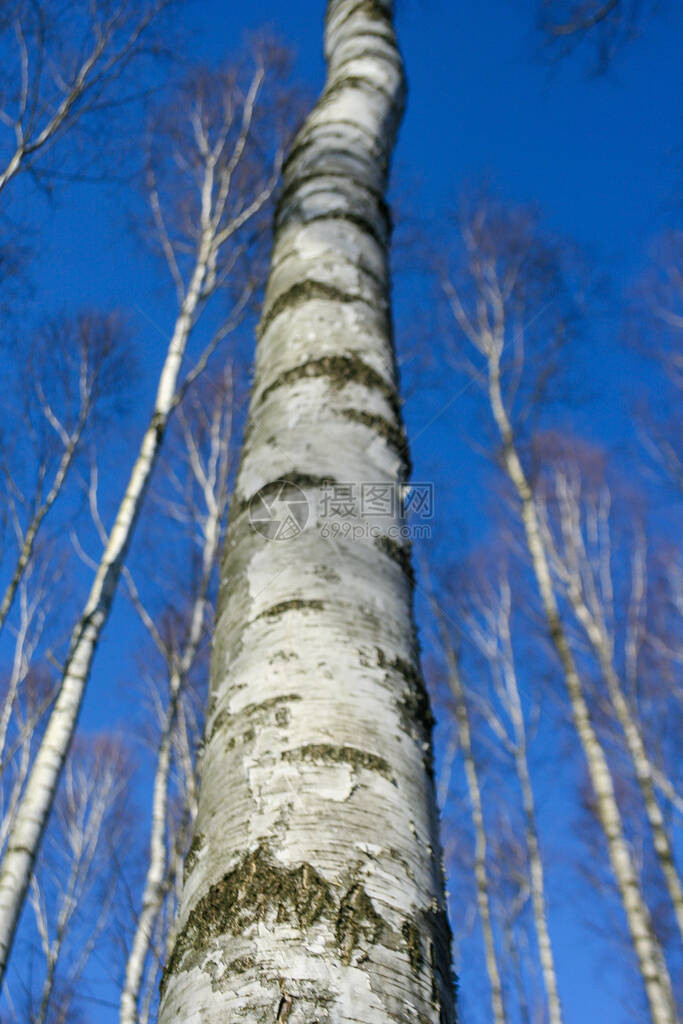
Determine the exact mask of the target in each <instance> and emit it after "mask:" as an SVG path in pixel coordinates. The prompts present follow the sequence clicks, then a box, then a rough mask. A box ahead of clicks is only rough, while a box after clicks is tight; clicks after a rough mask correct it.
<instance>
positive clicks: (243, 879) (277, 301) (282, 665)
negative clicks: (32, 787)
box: [159, 0, 454, 1024]
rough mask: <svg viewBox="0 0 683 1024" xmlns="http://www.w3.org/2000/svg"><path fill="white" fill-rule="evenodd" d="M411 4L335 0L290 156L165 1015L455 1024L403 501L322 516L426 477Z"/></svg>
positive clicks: (229, 535) (228, 548)
mask: <svg viewBox="0 0 683 1024" xmlns="http://www.w3.org/2000/svg"><path fill="white" fill-rule="evenodd" d="M392 8H393V5H392V4H391V2H389V0H373V2H372V3H365V2H363V3H358V2H357V0H330V2H329V3H328V6H327V16H326V24H325V54H326V59H327V68H328V72H327V80H326V85H325V88H324V91H323V94H322V96H321V98H320V99H319V101H318V102H317V103H316V105H315V106H314V108H313V110H312V111H311V113H310V114H309V116H308V117H307V119H306V121H305V122H304V124H303V126H302V127H301V129H300V131H299V133H298V134H297V136H296V138H295V140H294V142H293V144H292V146H291V148H290V150H289V154H288V157H287V160H286V162H285V167H284V182H283V192H282V195H281V198H280V202H279V206H278V210H277V214H276V225H275V240H274V248H273V253H272V256H271V262H270V268H271V270H270V277H269V281H268V287H267V289H266V296H265V302H264V307H263V312H262V315H261V321H260V326H259V341H258V349H257V355H256V367H255V373H254V387H253V390H252V396H251V405H250V413H249V420H248V423H247V427H246V434H245V439H244V442H243V449H242V456H241V462H240V468H239V471H238V476H237V480H236V484H235V491H234V495H233V498H232V501H231V506H230V521H229V524H228V529H227V532H226V544H225V556H224V558H223V562H222V566H221V588H220V594H219V601H218V611H217V617H216V627H215V630H214V646H213V659H212V679H211V687H210V698H209V705H208V713H207V739H206V745H205V748H204V753H203V757H202V782H201V790H200V797H199V807H198V812H197V819H196V822H195V827H194V833H193V840H192V846H191V857H190V862H189V863H188V864H187V865H186V866H187V873H186V879H185V883H184V886H183V893H182V897H181V901H180V910H179V915H178V920H177V922H176V926H175V930H174V937H173V948H172V952H171V955H170V956H169V958H168V960H167V962H166V967H165V971H164V976H163V979H162V996H161V1009H160V1014H159V1019H160V1020H161V1021H163V1022H168V1021H171V1020H178V1019H179V1018H181V1019H190V1018H192V1017H193V1016H194V1017H202V1019H204V1020H205V1021H206V1022H207V1024H209V1022H218V1021H224V1020H226V1018H227V1019H230V1018H234V1017H236V1016H239V1015H241V1016H244V1017H247V1018H253V1019H257V1018H263V1019H270V1020H278V1021H280V1022H283V1021H286V1020H287V1019H288V1018H290V1019H291V1021H292V1022H293V1021H294V1020H301V1021H303V1020H306V1021H313V1020H316V1019H322V1018H323V1017H328V1018H331V1019H334V1020H336V1021H338V1022H339V1024H341V1022H350V1021H352V1020H358V1019H359V1018H361V1019H362V1020H364V1021H366V1022H367V1024H374V1022H377V1024H379V1022H380V1021H381V1022H385V1021H386V1020H387V1019H392V1020H395V1021H397V1022H398V1021H401V1022H406V1024H407V1022H408V1021H414V1020H415V1019H416V1018H417V1019H424V1020H425V1021H430V1022H436V1021H441V1022H442V1024H451V1022H452V1021H453V1019H454V1010H453V992H452V985H451V979H450V969H449V959H450V958H449V948H448V947H449V936H448V928H447V922H446V917H445V910H444V905H443V889H442V877H441V868H440V853H439V842H438V827H437V818H436V808H435V799H434V791H433V782H432V779H431V778H430V769H431V761H430V754H431V741H430V724H429V716H428V698H427V695H426V692H425V689H424V683H423V680H422V677H421V674H420V672H419V669H418V662H417V650H416V645H415V635H414V625H413V619H412V608H411V587H410V569H409V558H408V554H407V552H406V551H405V550H404V548H402V547H401V545H400V544H399V543H398V542H397V541H395V540H394V539H393V537H392V536H391V534H390V532H389V531H390V529H391V530H393V529H395V528H396V525H397V519H396V517H397V515H398V513H397V512H396V510H395V509H394V511H393V513H391V512H389V513H388V514H387V515H386V516H384V517H381V518H380V520H379V521H377V520H375V521H374V523H373V531H372V532H371V531H370V523H369V522H368V521H367V520H366V525H367V526H368V533H367V535H364V536H363V537H362V538H361V539H360V540H357V541H354V540H353V539H346V540H344V539H341V540H337V539H335V537H334V536H330V535H328V536H326V535H325V532H324V531H323V529H322V528H320V529H319V528H318V515H317V514H316V512H314V511H313V508H314V504H313V503H314V502H315V503H316V505H317V498H318V496H319V494H320V493H321V489H324V488H325V486H327V485H329V486H331V487H333V486H335V485H342V484H344V483H347V485H348V484H354V483H355V486H356V487H357V488H360V484H361V483H362V482H365V483H369V482H371V481H381V482H382V483H383V484H384V485H386V486H388V488H389V490H390V491H391V490H394V491H395V490H396V488H397V487H398V485H399V482H400V480H401V479H402V478H403V477H404V474H405V464H404V455H403V448H404V443H405V441H404V436H403V431H402V426H401V420H400V406H399V403H398V400H397V391H396V388H397V380H396V371H395V360H394V353H393V346H392V339H391V330H390V300H389V267H388V242H389V222H388V219H387V216H386V209H385V205H384V201H383V199H382V196H383V194H384V191H385V189H386V184H387V177H388V171H389V162H390V156H391V152H392V149H393V144H394V140H395V135H396V131H397V128H398V124H399V121H400V116H401V112H402V107H403V96H404V82H403V69H402V63H401V59H400V55H399V52H398V49H397V44H396V38H395V34H394V27H393V18H392V14H393V10H392ZM302 493H303V498H304V500H303V501H302V498H301V495H302ZM252 500H253V504H252ZM304 502H305V503H306V504H307V505H308V507H309V508H310V511H311V514H310V515H309V517H308V519H306V521H305V523H304V524H303V525H302V521H301V520H302V519H303V516H302V517H301V519H297V515H295V512H297V513H298V515H299V516H301V513H302V506H303V505H304ZM309 503H310V504H309ZM290 505H293V506H294V510H292V509H291V508H289V506H290ZM250 507H251V509H252V512H253V517H254V520H255V521H253V522H252V521H250V515H249V510H250ZM271 513H272V514H271ZM280 517H282V519H281V518H280ZM378 523H379V525H378ZM358 525H361V526H362V517H361V524H358ZM281 526H284V527H285V529H284V530H283V531H282V533H280V527H281ZM378 530H379V532H378ZM271 531H272V532H271ZM278 535H280V536H281V538H282V539H281V540H280V541H278V539H277V537H278ZM226 780H229V782H230V793H231V798H230V799H228V800H226V799H225V786H226Z"/></svg>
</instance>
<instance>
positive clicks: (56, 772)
mask: <svg viewBox="0 0 683 1024" xmlns="http://www.w3.org/2000/svg"><path fill="white" fill-rule="evenodd" d="M211 251H212V247H211V236H210V234H209V232H208V231H205V232H204V234H203V235H202V239H201V243H200V247H199V251H198V257H197V262H196V265H195V269H194V272H193V276H192V280H191V283H190V285H189V287H188V290H187V293H186V296H185V299H184V301H183V303H182V307H181V311H180V314H179V316H178V319H177V321H176V325H175V330H174V333H173V336H172V338H171V341H170V343H169V347H168V351H167V354H166V359H165V361H164V365H163V368H162V371H161V375H160V378H159V386H158V390H157V396H156V402H155V405H154V411H153V414H152V417H151V420H150V423H149V426H148V428H147V430H146V431H145V434H144V437H143V439H142V443H141V445H140V450H139V453H138V457H137V460H136V462H135V465H134V466H133V470H132V472H131V476H130V479H129V481H128V486H127V488H126V492H125V494H124V496H123V499H122V501H121V504H120V506H119V509H118V512H117V515H116V519H115V521H114V526H113V528H112V530H111V533H110V535H109V540H108V543H107V545H106V547H105V550H104V553H103V555H102V559H101V561H100V564H99V566H98V570H97V573H96V575H95V579H94V581H93V584H92V587H91V590H90V594H89V596H88V600H87V602H86V604H85V607H84V608H83V612H82V615H81V617H80V619H79V620H78V623H77V624H76V627H75V629H74V631H73V634H72V636H71V643H70V647H69V653H68V656H67V659H66V664H65V667H64V671H63V674H62V680H61V686H60V690H59V694H58V696H57V700H56V702H55V705H54V707H53V709H52V712H51V714H50V719H49V721H48V725H47V728H46V730H45V734H44V736H43V738H42V741H41V744H40V747H39V749H38V752H37V754H36V757H35V761H34V763H33V767H32V770H31V774H30V776H29V778H28V781H27V784H26V789H25V791H24V795H23V797H22V800H21V803H20V805H19V808H18V810H17V815H16V819H15V822H14V826H13V828H12V831H11V833H10V836H9V840H8V844H7V849H6V851H5V855H4V858H3V861H2V868H1V869H0V982H1V981H2V978H3V977H4V973H5V970H6V967H7V961H8V957H9V952H10V949H11V946H12V940H13V937H14V932H15V929H16V926H17V922H18V920H19V915H20V913H21V908H22V906H23V903H24V898H25V895H26V889H27V886H28V883H29V879H30V877H31V872H32V871H33V865H34V862H35V858H36V855H37V852H38V847H39V845H40V840H41V837H42V834H43V830H44V828H45V825H46V823H47V819H48V815H49V813H50V808H51V807H52V802H53V799H54V794H55V791H56V789H57V783H58V781H59V776H60V773H61V770H62V766H63V764H64V761H65V759H66V755H67V753H68V750H69V746H70V743H71V739H72V737H73V734H74V731H75V728H76V722H77V720H78V714H79V711H80V707H81V702H82V699H83V694H84V692H85V686H86V683H87V680H88V676H89V674H90V666H91V664H92V660H93V657H94V654H95V649H96V647H97V643H98V641H99V638H100V635H101V633H102V630H103V628H104V625H105V623H106V621H107V619H108V617H109V613H110V611H111V606H112V602H113V600H114V594H115V593H116V587H117V584H118V580H119V576H120V574H121V570H122V568H123V563H124V560H125V557H126V553H127V551H128V547H129V544H130V541H131V538H132V536H133V530H134V528H135V523H136V520H137V517H138V515H139V513H140V509H141V507H142V502H143V498H144V495H145V491H146V489H147V484H148V483H149V479H150V476H151V473H152V469H153V467H154V464H155V461H156V457H157V455H158V452H159V449H160V446H161V442H162V439H163V436H164V431H165V429H166V424H167V422H168V418H169V416H170V414H171V412H172V410H173V408H174V405H175V402H176V388H177V381H178V375H179V373H180V367H181V364H182V360H183V356H184V354H185V348H186V345H187V339H188V336H189V333H190V330H191V327H192V323H193V320H194V316H195V313H196V310H197V307H198V305H199V303H200V298H201V293H202V288H203V286H204V283H205V279H206V274H207V269H208V260H209V257H210V255H211Z"/></svg>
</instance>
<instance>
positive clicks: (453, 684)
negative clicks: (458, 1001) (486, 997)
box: [446, 640, 506, 1024]
mask: <svg viewBox="0 0 683 1024" xmlns="http://www.w3.org/2000/svg"><path fill="white" fill-rule="evenodd" d="M446 642H447V643H448V641H447V640H446ZM446 652H447V657H448V670H449V671H448V682H449V686H450V690H451V693H452V694H453V697H454V698H455V717H456V720H457V723H458V736H459V739H460V749H461V751H462V756H463V761H464V763H465V776H466V778H467V792H468V795H469V798H470V807H471V811H472V824H473V826H474V839H475V848H474V877H475V880H476V885H477V905H478V907H479V917H480V918H481V927H482V931H483V933H484V948H485V951H486V973H487V974H488V976H489V983H490V985H491V1007H492V1010H493V1020H494V1022H495V1024H505V1020H506V1015H505V1004H504V1002H503V987H502V985H501V980H500V971H499V970H498V957H497V955H496V945H495V941H494V937H493V926H492V923H491V903H490V900H489V880H488V872H487V870H486V829H485V826H484V811H483V808H482V803H481V790H480V789H479V777H478V775H477V766H476V763H475V760H474V754H473V752H472V737H471V733H470V721H469V713H468V710H467V698H466V697H465V688H464V687H463V685H462V680H461V678H460V670H459V668H458V664H457V662H456V658H455V655H454V653H453V650H452V648H451V647H450V644H449V645H448V646H447V648H446Z"/></svg>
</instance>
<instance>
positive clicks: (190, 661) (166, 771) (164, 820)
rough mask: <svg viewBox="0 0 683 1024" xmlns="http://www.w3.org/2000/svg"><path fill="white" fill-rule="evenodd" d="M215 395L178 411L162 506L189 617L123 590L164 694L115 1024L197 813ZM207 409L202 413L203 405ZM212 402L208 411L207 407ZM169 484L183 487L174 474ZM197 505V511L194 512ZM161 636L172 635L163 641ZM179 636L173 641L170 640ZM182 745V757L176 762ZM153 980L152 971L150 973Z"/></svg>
mask: <svg viewBox="0 0 683 1024" xmlns="http://www.w3.org/2000/svg"><path fill="white" fill-rule="evenodd" d="M211 390H212V391H213V396H212V397H209V399H208V402H207V395H208V394H209V389H208V388H205V389H204V391H203V396H202V397H203V398H204V402H202V405H201V406H200V405H199V402H198V401H195V402H193V403H191V404H190V408H189V409H188V410H185V409H184V408H183V407H181V409H180V410H179V417H178V419H179V421H180V433H181V437H182V442H183V447H184V448H185V462H186V464H187V469H188V474H189V478H190V482H189V485H188V484H182V487H181V494H180V495H179V496H178V497H179V500H178V501H175V502H173V503H172V505H171V506H170V507H169V506H168V505H167V507H166V513H167V515H170V516H173V518H174V519H176V520H178V521H180V522H182V523H184V524H185V528H186V529H188V530H189V531H190V533H191V536H192V542H193V543H194V544H196V545H197V546H198V549H199V562H200V564H199V569H198V573H197V578H196V580H195V583H194V587H193V590H192V592H191V593H190V601H189V608H188V611H187V614H186V615H185V616H184V617H183V620H184V621H183V620H181V624H180V628H179V629H178V628H174V629H171V630H168V631H164V630H163V628H162V627H159V626H157V624H156V623H155V619H154V618H153V617H152V615H151V614H150V613H149V612H148V611H147V609H146V608H145V606H144V605H143V604H142V601H141V600H140V596H139V594H138V591H137V588H136V587H135V584H134V583H133V580H132V576H130V575H129V574H128V570H126V573H127V582H128V585H129V590H130V592H131V596H132V599H133V603H134V604H135V607H136V609H137V610H138V613H139V615H140V618H141V619H142V621H143V623H144V625H145V627H146V628H147V630H148V632H149V634H150V636H151V638H152V641H153V643H154V645H155V647H156V648H157V650H158V652H159V653H160V654H161V656H162V659H163V661H164V662H165V665H166V671H167V676H168V680H167V693H166V695H165V696H163V695H161V694H159V695H157V698H158V699H157V703H158V704H160V714H159V718H160V725H161V734H160V736H159V741H158V747H157V756H156V767H155V771H154V783H153V796H152V816H151V829H150V837H149V860H148V865H147V872H146V877H145V883H144V889H143V894H142V904H141V907H140V911H139V914H138V917H137V921H136V926H135V932H134V935H133V941H132V943H131V945H130V949H129V952H128V959H127V962H126V974H125V982H124V986H123V990H122V993H121V1006H120V1015H119V1019H120V1021H121V1024H136V1022H138V1021H139V1019H140V1016H141V1015H140V1014H139V1012H138V1003H139V1001H140V996H141V990H142V986H143V979H144V975H145V968H146V965H147V961H148V959H149V956H150V952H151V950H152V946H153V937H154V932H155V928H156V925H157V922H158V919H159V915H160V913H161V911H162V908H163V903H164V900H165V899H166V898H167V897H168V896H169V893H170V894H171V895H172V894H173V887H172V882H173V878H172V876H173V872H174V870H175V866H176V865H175V858H174V857H173V850H174V848H177V849H179V851H181V852H182V853H184V852H185V851H186V849H187V839H186V836H188V835H189V832H190V829H191V826H192V821H193V819H194V815H195V813H196V795H195V786H194V778H195V773H196V767H195V757H194V756H193V755H194V754H195V750H194V749H193V744H192V743H191V742H190V741H187V740H186V737H187V733H188V728H187V717H188V711H187V709H186V707H185V703H186V701H187V697H188V694H187V693H186V689H187V686H188V680H189V676H190V674H191V672H192V670H193V669H194V667H195V664H196V661H197V658H198V654H199V648H200V644H201V643H202V641H203V640H204V639H205V637H206V635H207V630H208V629H209V628H210V625H211V615H212V612H213V602H212V592H211V590H212V581H213V580H214V576H215V572H216V565H217V557H218V548H219V542H220V538H221V536H222V528H223V525H224V518H225V513H226V510H227V506H228V471H229V468H230V455H231V445H230V438H231V430H230V423H231V417H232V387H231V381H230V375H229V373H227V372H226V374H225V375H224V377H223V380H222V381H221V382H216V383H214V385H213V388H212V389H211ZM205 403H206V404H207V405H208V408H204V404H205ZM209 403H210V404H209ZM173 477H174V478H175V479H176V480H178V482H179V483H180V482H181V477H180V473H179V470H178V467H177V466H175V465H174V468H173ZM195 501H197V503H198V504H197V505H195ZM178 604H179V602H178V595H177V593H176V594H174V597H173V607H174V608H176V609H177V608H178ZM166 632H167V633H169V634H170V635H166ZM178 633H179V636H177V635H176V634H178ZM179 746H180V750H181V754H180V757H178V756H177V748H178V747H179ZM174 747H175V748H176V759H177V760H179V762H180V766H179V770H178V769H176V773H177V774H179V775H180V777H181V780H182V781H181V803H182V806H181V808H180V811H179V814H178V815H177V816H178V817H179V818H180V821H179V823H177V824H176V828H175V829H172V828H171V827H170V822H169V818H170V813H169V812H170V809H169V803H170V801H171V796H172V785H173V778H172V775H173V761H174ZM150 973H151V974H152V977H155V976H156V971H152V972H150Z"/></svg>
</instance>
